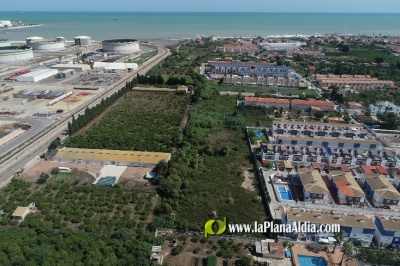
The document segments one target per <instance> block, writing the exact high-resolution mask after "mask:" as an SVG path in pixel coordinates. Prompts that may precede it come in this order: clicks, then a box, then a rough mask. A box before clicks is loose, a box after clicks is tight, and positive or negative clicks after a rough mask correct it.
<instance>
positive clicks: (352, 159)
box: [261, 143, 400, 188]
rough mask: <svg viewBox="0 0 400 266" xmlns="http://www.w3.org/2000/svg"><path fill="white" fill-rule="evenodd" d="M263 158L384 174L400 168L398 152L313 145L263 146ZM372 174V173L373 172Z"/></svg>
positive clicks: (270, 144)
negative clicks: (357, 168) (363, 167)
mask: <svg viewBox="0 0 400 266" xmlns="http://www.w3.org/2000/svg"><path fill="white" fill-rule="evenodd" d="M261 158H262V160H269V161H284V160H291V161H293V162H299V163H304V164H309V163H314V162H315V163H320V164H321V163H323V164H329V165H341V166H344V165H346V166H357V165H361V166H370V167H368V169H370V168H371V167H375V168H377V169H376V170H377V171H378V172H379V173H382V174H385V171H386V170H385V167H398V166H400V160H399V159H397V157H396V152H393V151H390V150H375V149H374V150H369V149H362V148H329V147H322V146H311V145H286V144H272V143H269V144H267V145H266V146H262V149H261ZM386 172H387V171H386ZM370 173H372V171H371V172H370ZM395 180H396V179H395ZM395 182H396V181H395ZM399 183H400V181H399ZM399 188H400V184H399Z"/></svg>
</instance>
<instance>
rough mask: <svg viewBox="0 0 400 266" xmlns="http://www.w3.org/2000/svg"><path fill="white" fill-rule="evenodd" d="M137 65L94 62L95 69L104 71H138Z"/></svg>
mask: <svg viewBox="0 0 400 266" xmlns="http://www.w3.org/2000/svg"><path fill="white" fill-rule="evenodd" d="M138 67H139V66H138V64H136V63H110V62H94V64H93V68H101V69H104V70H113V71H115V70H128V71H129V70H136V69H137V68H138Z"/></svg>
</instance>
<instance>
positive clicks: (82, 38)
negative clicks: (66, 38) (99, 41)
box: [74, 36, 92, 46]
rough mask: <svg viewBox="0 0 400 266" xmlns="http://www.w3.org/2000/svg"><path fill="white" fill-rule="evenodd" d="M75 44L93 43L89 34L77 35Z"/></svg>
mask: <svg viewBox="0 0 400 266" xmlns="http://www.w3.org/2000/svg"><path fill="white" fill-rule="evenodd" d="M74 39H75V45H81V46H87V45H90V44H91V43H92V39H91V38H90V37H89V36H76V37H75V38H74Z"/></svg>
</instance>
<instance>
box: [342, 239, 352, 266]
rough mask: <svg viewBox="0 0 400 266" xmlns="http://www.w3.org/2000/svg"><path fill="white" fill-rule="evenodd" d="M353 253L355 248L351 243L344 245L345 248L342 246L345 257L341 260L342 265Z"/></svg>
mask: <svg viewBox="0 0 400 266" xmlns="http://www.w3.org/2000/svg"><path fill="white" fill-rule="evenodd" d="M353 251H354V246H353V244H352V243H351V242H344V243H343V246H342V252H343V256H342V259H341V260H340V265H342V264H343V260H344V256H349V255H351V254H353Z"/></svg>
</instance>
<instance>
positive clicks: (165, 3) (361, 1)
mask: <svg viewBox="0 0 400 266" xmlns="http://www.w3.org/2000/svg"><path fill="white" fill-rule="evenodd" d="M0 1H1V5H0V11H167V12H171V11H197V12H204V11H206V12H209V11H217V12H223V11H226V12H329V13H335V12H337V13H341V12H346V13H349V12H350V13H400V1H399V0H381V1H376V0H281V1H279V0H13V1H10V0H8V1H7V0H0ZM0 17H1V16H0Z"/></svg>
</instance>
